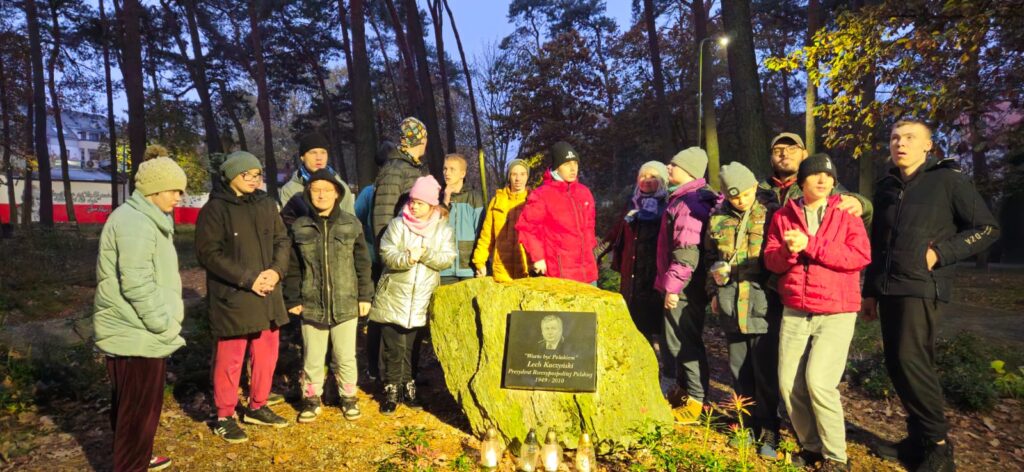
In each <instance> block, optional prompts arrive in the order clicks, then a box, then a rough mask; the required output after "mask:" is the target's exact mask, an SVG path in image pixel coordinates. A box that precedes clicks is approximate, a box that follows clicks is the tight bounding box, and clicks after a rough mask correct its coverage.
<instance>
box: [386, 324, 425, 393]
mask: <svg viewBox="0 0 1024 472" xmlns="http://www.w3.org/2000/svg"><path fill="white" fill-rule="evenodd" d="M424 329H425V328H409V329H407V328H403V327H401V326H398V325H393V324H390V323H385V324H381V325H380V334H381V336H380V337H381V341H382V344H383V347H384V348H383V349H382V350H381V356H382V357H383V358H384V371H383V372H382V373H381V374H382V378H383V380H384V383H385V384H404V383H407V382H409V381H410V380H412V379H413V376H412V374H413V372H412V362H413V351H414V350H415V348H416V338H417V336H419V335H420V334H421V331H423V330H424Z"/></svg>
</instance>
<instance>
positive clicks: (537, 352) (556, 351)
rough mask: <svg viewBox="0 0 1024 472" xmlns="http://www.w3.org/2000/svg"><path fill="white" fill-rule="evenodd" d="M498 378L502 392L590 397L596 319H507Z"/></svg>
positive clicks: (527, 314) (557, 315)
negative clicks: (505, 389) (521, 390)
mask: <svg viewBox="0 0 1024 472" xmlns="http://www.w3.org/2000/svg"><path fill="white" fill-rule="evenodd" d="M503 373H504V376H503V379H502V386H503V387H505V388H518V389H527V390H556V391H562V392H593V391H596V390H597V313H592V312H566V311H513V312H511V313H509V315H508V330H506V338H505V362H504V369H503Z"/></svg>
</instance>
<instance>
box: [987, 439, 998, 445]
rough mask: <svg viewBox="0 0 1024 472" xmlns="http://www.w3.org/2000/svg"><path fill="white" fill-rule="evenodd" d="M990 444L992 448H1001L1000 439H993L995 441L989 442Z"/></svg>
mask: <svg viewBox="0 0 1024 472" xmlns="http://www.w3.org/2000/svg"><path fill="white" fill-rule="evenodd" d="M988 444H989V446H992V447H999V440H998V439H993V440H991V441H989V442H988Z"/></svg>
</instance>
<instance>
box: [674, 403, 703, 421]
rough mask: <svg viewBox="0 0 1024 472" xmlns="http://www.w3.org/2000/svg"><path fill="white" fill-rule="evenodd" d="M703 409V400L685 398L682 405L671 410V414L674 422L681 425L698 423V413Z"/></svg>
mask: <svg viewBox="0 0 1024 472" xmlns="http://www.w3.org/2000/svg"><path fill="white" fill-rule="evenodd" d="M703 411H704V403H703V402H700V401H697V400H694V399H693V398H687V399H686V403H684V404H683V406H681V407H678V408H676V409H674V410H672V416H675V418H676V423H679V424H682V425H690V424H698V423H700V415H701V413H702V412H703Z"/></svg>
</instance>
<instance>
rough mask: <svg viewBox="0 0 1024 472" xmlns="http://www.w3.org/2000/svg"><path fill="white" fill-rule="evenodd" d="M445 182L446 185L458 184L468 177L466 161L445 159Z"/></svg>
mask: <svg viewBox="0 0 1024 472" xmlns="http://www.w3.org/2000/svg"><path fill="white" fill-rule="evenodd" d="M443 173H444V183H445V185H452V184H455V185H458V184H461V183H462V181H463V180H465V179H466V163H464V162H462V161H460V160H458V159H448V160H445V161H444V170H443Z"/></svg>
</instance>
